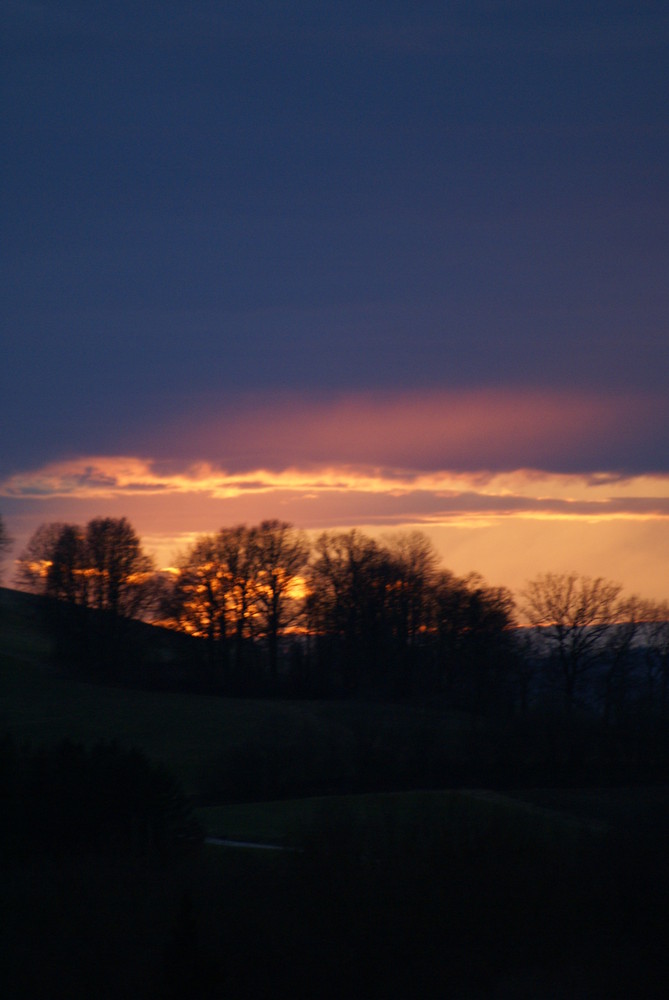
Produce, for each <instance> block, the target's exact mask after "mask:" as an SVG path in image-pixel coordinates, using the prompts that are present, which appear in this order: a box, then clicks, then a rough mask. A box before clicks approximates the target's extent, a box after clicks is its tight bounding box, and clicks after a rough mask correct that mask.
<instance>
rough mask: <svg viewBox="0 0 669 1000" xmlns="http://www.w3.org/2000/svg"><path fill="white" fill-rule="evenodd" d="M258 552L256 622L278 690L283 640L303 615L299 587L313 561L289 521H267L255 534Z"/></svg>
mask: <svg viewBox="0 0 669 1000" xmlns="http://www.w3.org/2000/svg"><path fill="white" fill-rule="evenodd" d="M255 552H256V557H257V567H256V575H255V587H254V600H255V606H256V620H257V622H258V626H259V633H260V634H261V635H263V636H264V637H265V639H266V641H267V651H268V657H269V670H270V679H271V682H272V684H273V685H274V686H275V687H276V684H277V680H278V662H279V638H280V636H281V635H282V633H284V632H285V630H286V629H287V628H289V627H290V626H293V625H295V624H296V622H297V621H298V618H299V616H300V614H301V612H302V600H301V595H300V594H299V588H298V586H297V585H298V583H299V577H300V575H301V573H302V571H303V570H304V568H305V566H306V563H307V560H308V558H309V543H308V541H307V539H306V536H305V535H304V534H303V533H302V532H299V531H296V530H295V528H293V526H292V525H291V524H288V523H287V522H286V521H277V520H271V521H263V522H262V523H261V524H260V525H259V527H258V528H257V529H256V531H255Z"/></svg>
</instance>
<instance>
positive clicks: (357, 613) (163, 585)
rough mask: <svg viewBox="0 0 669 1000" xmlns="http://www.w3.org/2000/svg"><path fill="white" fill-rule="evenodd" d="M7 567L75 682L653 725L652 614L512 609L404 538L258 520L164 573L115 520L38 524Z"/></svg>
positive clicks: (666, 706) (590, 585)
mask: <svg viewBox="0 0 669 1000" xmlns="http://www.w3.org/2000/svg"><path fill="white" fill-rule="evenodd" d="M18 564H19V575H18V581H19V583H20V585H21V586H23V587H24V588H26V589H28V590H31V591H33V592H35V593H39V594H41V595H42V596H43V598H44V606H45V614H46V615H47V618H48V622H49V627H50V629H51V632H52V635H53V638H54V650H55V656H56V657H57V659H58V661H59V662H60V663H61V665H63V666H67V667H69V668H70V669H76V670H79V671H83V672H84V673H87V674H89V675H91V676H95V675H97V676H106V677H112V678H116V679H122V680H124V681H132V682H135V683H145V684H151V685H162V686H178V687H180V688H182V689H184V688H189V689H198V690H203V691H211V692H216V693H226V694H242V695H276V694H279V695H289V696H291V697H338V698H342V697H344V698H346V697H354V696H355V697H359V696H370V697H383V698H410V697H429V698H432V699H435V698H437V699H440V700H441V701H442V702H443V704H445V705H447V706H449V707H452V708H456V709H462V710H464V711H469V712H473V713H476V714H479V715H485V716H489V717H491V716H494V717H500V716H509V715H516V716H518V715H520V716H523V715H526V714H527V713H528V712H529V711H530V710H531V709H533V708H537V707H545V706H550V707H551V708H552V709H553V710H554V709H555V708H556V707H557V708H559V709H560V710H561V711H563V712H564V713H565V714H567V715H571V714H572V713H573V712H575V711H578V710H587V711H588V712H590V713H593V712H594V713H595V714H597V715H599V716H601V717H602V718H604V720H605V721H606V722H608V723H617V722H620V721H621V720H623V719H625V718H626V717H627V716H629V715H630V713H632V714H634V713H638V712H640V711H643V712H644V713H646V714H647V713H651V714H655V715H657V716H658V717H660V718H662V719H664V718H666V716H667V713H668V712H669V606H668V605H667V604H666V602H665V603H663V604H658V603H651V602H644V601H641V600H640V599H639V598H636V597H631V598H630V597H626V596H625V595H624V594H623V593H622V590H621V588H620V586H619V585H617V584H615V583H612V582H611V581H607V580H604V579H602V578H589V577H583V576H579V575H577V574H551V573H547V574H544V575H542V576H538V577H537V578H536V579H534V580H532V581H530V582H529V583H528V585H527V587H526V589H525V591H524V592H523V594H522V595H521V600H522V603H521V605H520V607H518V606H517V605H516V602H515V600H514V598H513V596H512V594H511V592H510V591H509V590H507V589H506V588H504V587H492V586H490V585H488V584H487V583H486V582H485V581H484V580H483V579H482V578H481V577H480V576H479V575H477V574H470V575H468V576H465V577H458V576H456V575H455V574H453V573H451V572H450V571H448V570H446V569H444V568H443V567H442V566H441V565H440V564H439V560H438V557H437V554H436V552H435V550H434V548H433V547H432V545H431V543H430V541H429V540H428V539H427V538H426V537H425V535H423V534H422V533H420V532H404V533H397V534H395V535H393V536H389V537H387V538H386V539H384V540H379V539H376V538H372V537H370V536H368V535H366V534H364V533H363V532H361V531H359V530H357V529H353V530H350V531H329V532H323V533H321V534H320V535H319V536H318V537H317V538H316V539H315V540H314V541H310V540H309V539H308V537H307V536H306V535H305V534H304V533H303V532H301V531H298V530H297V529H295V528H294V527H293V526H292V525H290V524H288V523H287V522H284V521H279V520H268V521H263V522H261V523H260V524H258V525H255V526H248V525H237V526H234V527H225V528H222V529H221V530H220V531H218V532H216V533H214V534H207V535H202V536H200V537H199V538H198V539H197V540H196V541H195V542H194V543H193V544H192V545H191V546H190V547H189V548H188V549H187V550H186V551H185V552H183V553H182V554H181V555H180V556H179V557H178V559H177V560H176V567H175V569H174V571H172V572H168V573H165V572H158V571H157V570H156V568H155V566H154V564H153V562H152V560H151V559H150V558H149V557H148V556H147V555H146V553H145V552H144V550H143V547H142V544H141V540H140V539H139V537H138V536H137V534H136V532H135V531H134V529H133V528H132V526H131V525H130V524H129V522H128V521H127V520H126V519H125V518H95V519H93V520H92V521H90V522H89V523H88V524H87V525H86V526H85V527H80V526H77V525H71V524H60V523H50V524H45V525H42V526H41V527H40V528H39V529H38V530H37V532H36V533H35V534H34V536H33V537H32V539H31V540H30V542H29V544H28V546H27V548H26V550H25V551H24V552H23V553H22V554H21V556H20V557H19V560H18ZM147 622H153V623H159V624H161V625H163V626H167V628H168V629H169V630H170V632H169V633H166V632H165V630H157V629H152V628H150V627H149V626H148V625H147V624H146V623H147ZM519 622H522V623H524V626H525V627H520V626H519ZM167 634H169V635H171V636H172V639H171V640H169V641H167V640H166V639H165V636H166V635H167ZM159 636H160V638H159Z"/></svg>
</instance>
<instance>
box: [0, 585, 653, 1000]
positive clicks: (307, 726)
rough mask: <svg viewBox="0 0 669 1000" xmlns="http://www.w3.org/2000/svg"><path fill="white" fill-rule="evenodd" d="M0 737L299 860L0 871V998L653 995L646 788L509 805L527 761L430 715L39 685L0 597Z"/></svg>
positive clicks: (97, 858) (20, 630)
mask: <svg viewBox="0 0 669 1000" xmlns="http://www.w3.org/2000/svg"><path fill="white" fill-rule="evenodd" d="M7 732H8V733H10V734H11V735H12V736H13V737H14V738H15V741H17V742H18V743H19V744H24V743H30V744H31V745H32V746H33V747H37V746H41V745H49V744H52V745H53V744H56V743H58V742H59V741H60V740H62V739H63V738H64V737H68V738H70V739H71V740H75V741H77V742H81V743H83V744H85V745H87V746H93V745H94V744H96V743H97V742H98V741H100V740H115V741H118V743H119V744H120V745H121V746H122V747H128V748H129V747H131V746H135V747H138V748H140V749H141V750H143V751H144V753H145V754H146V755H147V756H148V757H149V758H150V759H151V760H152V761H154V762H156V763H164V764H165V765H167V767H168V768H169V769H170V771H171V772H172V773H173V774H174V775H176V776H177V777H178V778H179V779H180V781H181V783H182V784H183V786H184V788H185V789H186V791H187V792H188V793H190V794H191V795H192V796H194V797H195V798H196V800H197V802H198V803H199V806H198V809H197V814H198V817H199V819H200V820H201V822H202V824H203V826H204V828H205V830H206V831H207V832H209V833H212V834H218V835H220V836H224V837H230V838H233V839H243V840H252V841H258V842H261V843H274V844H280V845H285V846H292V847H295V848H298V850H296V851H285V852H270V851H240V850H235V849H228V848H222V847H218V846H213V845H206V846H205V847H204V849H202V850H200V851H199V852H197V853H195V854H193V855H192V856H191V855H189V856H187V857H183V858H181V860H178V861H171V862H168V861H161V862H159V863H158V862H155V861H154V862H149V861H145V862H141V861H140V860H138V859H137V858H135V857H133V858H125V857H121V856H111V855H107V856H103V855H102V854H95V853H94V854H90V853H89V854H87V855H85V856H84V855H82V856H77V855H75V856H67V857H55V856H51V855H49V854H48V852H47V853H44V854H38V855H29V854H23V855H19V856H17V857H14V858H8V857H7V858H0V882H1V884H2V886H3V890H2V892H3V906H2V907H0V935H1V936H2V939H3V941H4V942H5V945H6V947H5V948H4V949H3V956H2V959H0V995H2V996H12V997H13V998H16V1000H20V998H25V1000H28V998H30V1000H33V998H34V997H37V996H39V997H45V998H52V1000H55V998H57V997H68V998H69V997H72V996H82V995H87V996H96V997H100V998H103V997H104V998H106V997H109V998H112V997H114V998H115V997H118V996H132V997H137V998H146V1000H158V998H177V997H185V996H188V997H189V1000H197V998H212V997H218V996H224V995H228V994H230V995H235V996H237V997H249V998H251V997H254V998H255V997H258V996H272V997H273V998H280V997H283V996H285V997H291V998H292V997H296V996H303V995H308V996H314V995H318V996H321V997H333V998H334V997H341V996H351V995H356V996H361V997H366V998H374V997H383V998H384V1000H389V998H397V1000H400V998H402V1000H404V998H405V997H407V996H421V997H432V996H434V997H443V996H453V997H461V998H465V997H466V998H467V1000H477V998H481V1000H482V998H483V997H486V998H487V997H498V998H508V997H526V996H551V997H563V996H564V997H567V996H568V997H575V996H588V997H593V998H598V997H601V998H602V1000H603V998H606V1000H612V998H614V997H620V998H622V997H625V998H627V997H629V996H635V997H639V998H643V997H653V996H660V995H666V989H667V987H668V986H669V968H668V965H669V963H668V961H667V957H666V948H665V937H666V934H665V924H666V912H667V901H668V900H669V863H668V862H667V855H666V835H667V831H668V830H669V823H668V816H669V810H668V808H667V793H666V790H665V789H663V788H657V787H652V788H639V787H637V788H628V789H621V788H615V789H612V788H603V787H592V786H591V787H588V788H574V787H571V788H561V789H556V788H551V787H544V788H533V789H530V788H525V789H524V790H522V791H515V792H514V791H510V789H511V788H512V785H513V783H512V782H510V783H508V784H507V785H506V786H504V785H503V784H502V783H501V782H500V780H499V779H500V774H504V775H506V776H507V777H508V776H509V775H510V774H511V773H512V770H513V761H514V760H521V758H522V755H523V753H524V752H525V748H526V745H525V744H523V743H522V742H521V743H519V744H518V745H516V746H514V745H513V743H512V742H509V741H508V737H507V736H504V734H503V732H502V730H498V731H496V732H495V731H493V730H492V728H491V727H487V726H484V725H483V724H482V723H481V720H476V719H468V718H463V717H461V716H458V715H456V714H454V713H449V712H446V711H443V710H440V709H438V708H436V707H430V706H416V705H413V706H412V705H388V704H387V705H383V704H362V703H358V704H356V703H350V702H347V703H334V702H329V703H328V702H289V701H261V700H257V701H252V700H242V699H227V698H216V697H211V696H197V695H192V694H167V693H154V692H149V691H144V690H138V689H130V688H123V687H112V686H105V685H103V684H93V683H84V682H82V681H77V680H73V679H71V678H68V677H64V676H59V675H58V674H57V673H56V671H55V670H54V669H53V668H52V666H51V665H50V661H49V643H48V638H47V637H46V636H45V634H44V633H43V631H42V630H41V627H40V619H39V616H38V614H37V605H36V602H35V601H34V599H31V598H30V597H28V596H26V595H21V594H17V593H16V592H9V591H0V735H1V734H3V733H7ZM502 736H503V737H504V738H503V739H501V737H502ZM552 738H553V737H552V736H551V739H552ZM505 740H506V742H505ZM539 746H540V748H543V746H544V745H543V744H539ZM514 755H515V757H514ZM500 760H502V761H503V762H504V760H505V761H506V762H505V763H504V767H503V768H502V769H501V770H500V769H499V761H500ZM542 773H543V774H544V775H548V774H549V773H550V771H549V769H548V768H547V767H546V766H545V764H544V768H543V772H542ZM468 776H469V777H470V778H471V779H472V780H470V781H469V787H467V784H468V782H467V777H468ZM481 776H488V777H491V778H492V779H496V784H497V788H496V790H495V791H493V792H491V791H489V790H486V787H485V786H486V785H488V782H486V781H480V780H479V781H477V780H474V779H476V778H477V777H478V778H481ZM475 785H479V786H483V787H479V788H478V789H475V788H474V786H475ZM451 786H453V787H451ZM454 786H459V788H456V787H454ZM488 787H489V785H488ZM70 791H72V793H73V794H77V790H76V788H75V789H74V790H72V789H71V790H70ZM122 791H123V789H121V792H122ZM354 793H356V794H354ZM363 793H364V794H363ZM80 794H81V793H80ZM84 795H85V793H84ZM82 801H84V802H85V801H87V800H86V799H85V797H84V800H82ZM59 812H60V810H59ZM47 841H48V838H47Z"/></svg>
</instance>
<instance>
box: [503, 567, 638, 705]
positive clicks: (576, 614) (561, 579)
mask: <svg viewBox="0 0 669 1000" xmlns="http://www.w3.org/2000/svg"><path fill="white" fill-rule="evenodd" d="M621 589H622V588H621V586H620V585H619V584H617V583H612V582H611V581H610V580H605V579H603V578H602V577H595V578H593V577H589V576H579V575H578V574H577V573H544V574H543V575H541V576H538V577H537V578H536V579H534V580H531V581H530V582H529V583H528V584H527V586H526V587H525V589H524V591H523V592H522V595H521V596H522V599H523V606H522V613H523V615H524V616H525V618H526V619H527V621H528V622H529V623H530V625H533V626H535V628H536V629H537V630H538V631H537V638H538V642H539V643H540V644H541V645H542V646H544V647H545V649H546V651H547V653H548V655H549V657H550V660H551V663H552V664H553V665H554V666H555V668H556V669H557V672H558V675H559V678H560V682H561V686H562V694H563V698H564V707H565V711H566V712H567V713H568V714H569V713H571V711H572V709H573V707H574V705H575V703H576V700H577V698H578V696H579V694H580V693H581V690H582V687H583V684H584V681H585V680H586V678H587V677H588V675H589V674H590V673H591V671H592V670H593V668H594V667H595V666H596V665H597V664H598V663H601V662H602V655H603V646H604V639H605V636H606V634H607V631H608V630H609V629H610V628H611V626H612V625H613V624H614V623H615V622H616V621H617V620H618V616H619V614H620V607H619V604H618V598H619V596H620V592H621Z"/></svg>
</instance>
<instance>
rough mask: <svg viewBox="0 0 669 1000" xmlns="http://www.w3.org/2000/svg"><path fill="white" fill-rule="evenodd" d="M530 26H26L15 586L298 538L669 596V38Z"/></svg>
mask: <svg viewBox="0 0 669 1000" xmlns="http://www.w3.org/2000/svg"><path fill="white" fill-rule="evenodd" d="M531 7H532V5H527V4H517V3H510V2H509V3H505V2H500V4H499V5H497V4H492V5H491V4H490V3H487V2H476V0H472V2H471V3H468V4H442V5H430V9H429V10H424V9H423V8H422V6H421V5H416V4H409V3H398V4H392V5H389V4H383V3H378V4H377V3H373V4H363V5H360V4H358V5H356V4H348V5H343V6H342V5H341V4H319V5H314V4H305V3H303V2H301V0H295V2H293V0H289V2H287V4H282V5H276V4H271V3H263V2H260V3H257V4H254V5H253V8H252V10H249V9H248V5H244V4H241V5H239V4H237V5H235V4H232V5H216V4H211V3H209V4H202V3H199V2H194V3H190V4H185V3H182V2H173V0H165V2H164V3H163V4H162V5H159V6H155V5H154V6H151V5H148V6H146V5H139V6H138V5H137V4H133V5H130V4H127V3H124V2H123V0H119V3H117V4H115V5H113V6H109V7H108V9H107V7H105V9H104V10H103V9H102V8H100V10H98V9H97V8H95V9H94V8H93V7H91V5H86V4H82V3H80V2H79V0H67V2H66V3H65V4H63V3H62V2H60V3H56V2H55V0H45V2H44V3H39V4H34V3H32V4H31V3H28V2H21V0H19V2H16V3H12V4H10V9H9V11H8V13H7V17H6V19H5V20H6V24H5V25H4V28H5V32H4V36H3V45H4V52H5V55H6V59H5V62H6V65H7V72H8V89H7V94H8V100H7V102H6V108H5V110H6V115H5V131H6V133H7V135H6V143H5V146H6V156H5V160H6V163H5V172H4V182H5V183H4V188H5V197H4V200H3V205H4V208H3V233H4V234H5V239H6V243H7V246H8V247H11V249H12V252H11V253H10V254H8V255H7V262H6V267H5V268H4V269H3V279H4V285H3V313H4V315H3V320H4V325H3V333H4V336H5V337H6V349H5V351H4V354H3V365H2V368H1V370H0V380H1V381H2V384H1V385H0V409H1V410H2V412H1V413H0V518H2V522H3V524H4V525H5V527H6V530H7V532H8V533H9V535H11V536H12V537H13V538H14V539H15V545H14V548H13V549H12V551H11V553H10V554H9V556H6V557H5V564H4V579H5V582H8V581H9V579H10V578H11V576H12V568H11V566H10V560H11V559H12V558H16V557H17V556H18V554H19V552H20V550H21V547H22V546H23V545H24V544H25V542H26V541H27V539H28V538H29V537H30V535H31V534H32V532H33V531H34V530H35V529H36V527H37V526H38V525H39V524H41V523H43V522H45V521H52V520H59V521H65V522H74V523H84V522H86V521H87V519H88V518H90V517H95V516H98V515H102V516H106V515H109V516H117V517H121V516H125V517H127V518H128V519H129V520H130V521H131V522H132V523H133V525H134V527H135V529H136V530H137V532H138V533H139V534H140V535H141V536H142V538H143V540H144V543H145V544H146V545H147V547H149V548H150V549H151V551H152V552H154V553H155V554H156V556H157V558H158V560H159V562H160V564H161V565H169V564H170V563H171V562H172V560H173V558H174V555H175V553H176V552H177V551H179V550H180V549H183V547H184V546H187V545H188V544H189V542H190V541H191V540H192V539H193V538H195V537H197V535H199V534H201V533H203V532H212V531H216V530H218V528H220V527H221V526H225V525H232V524H239V523H246V524H253V523H258V522H259V521H260V520H262V519H265V518H279V519H282V520H285V521H288V522H290V523H292V524H294V525H296V526H297V527H300V528H304V529H305V530H307V531H309V532H314V533H317V532H318V531H321V530H324V529H339V528H342V529H347V528H351V527H360V528H361V529H362V530H365V531H369V532H372V533H381V532H385V531H391V530H404V529H406V528H418V529H420V530H422V531H424V532H426V534H428V535H429V537H430V538H431V539H432V540H433V542H434V544H435V546H436V548H437V550H438V552H439V554H440V557H441V558H442V560H443V564H444V565H445V566H447V567H449V568H451V569H452V570H453V571H454V572H457V573H460V574H462V573H467V572H470V571H478V572H480V573H482V574H483V575H484V576H485V577H486V578H487V579H489V581H490V582H491V583H492V584H496V585H507V586H510V587H512V588H513V589H514V590H517V589H518V588H520V587H522V586H523V584H524V582H525V580H526V579H528V578H530V577H532V576H534V575H535V574H537V573H541V572H545V571H548V570H571V569H575V570H577V571H578V572H581V573H588V574H591V575H599V574H602V575H605V576H607V577H610V578H612V579H615V580H619V581H620V583H621V584H623V586H624V587H625V588H626V589H627V590H628V591H634V592H638V593H640V594H642V595H647V596H649V597H655V598H658V599H665V598H667V597H669V573H668V572H667V566H669V448H668V447H667V441H669V394H668V393H667V373H668V372H669V325H668V321H669V272H668V270H667V262H668V260H669V256H668V253H667V233H669V187H668V186H667V177H668V176H669V172H668V169H667V166H668V164H669V146H668V144H667V136H668V134H669V133H668V132H667V102H666V93H667V90H668V89H669V59H667V47H668V45H669V21H668V20H667V17H666V14H665V12H664V10H663V9H660V6H658V5H652V4H651V5H649V6H648V5H647V6H646V7H643V6H642V7H640V8H639V7H638V6H637V7H635V6H634V5H630V4H613V5H604V6H602V5H600V6H599V7H598V8H597V9H595V8H594V7H593V8H592V9H590V8H589V7H588V5H585V6H584V5H583V4H581V3H579V4H577V3H575V2H565V3H562V4H541V5H536V10H535V9H534V8H532V9H530V8H531ZM493 8H494V10H493ZM36 66H39V67H40V71H39V72H38V73H36V72H35V67H36Z"/></svg>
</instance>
